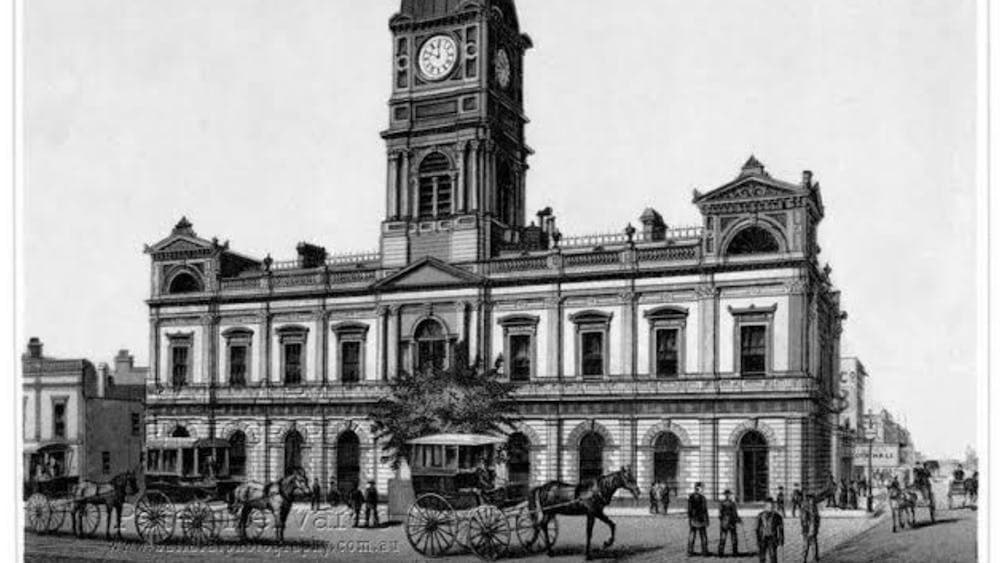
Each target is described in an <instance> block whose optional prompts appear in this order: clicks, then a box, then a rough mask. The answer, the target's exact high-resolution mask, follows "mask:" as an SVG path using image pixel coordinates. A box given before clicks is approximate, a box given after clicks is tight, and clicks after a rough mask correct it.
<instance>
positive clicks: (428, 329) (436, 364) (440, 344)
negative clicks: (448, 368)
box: [413, 319, 448, 370]
mask: <svg viewBox="0 0 1000 563" xmlns="http://www.w3.org/2000/svg"><path fill="white" fill-rule="evenodd" d="M413 338H414V340H415V341H416V343H417V350H416V352H417V357H416V362H415V365H416V366H417V369H421V370H426V369H444V366H445V363H446V360H447V357H448V336H447V334H445V332H444V327H442V326H441V323H439V322H437V321H435V320H432V319H427V320H426V321H424V322H422V323H420V326H418V327H417V330H416V332H415V333H414V335H413Z"/></svg>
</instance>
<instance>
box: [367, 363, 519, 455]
mask: <svg viewBox="0 0 1000 563" xmlns="http://www.w3.org/2000/svg"><path fill="white" fill-rule="evenodd" d="M463 364H464V362H463ZM514 389H515V385H513V384H511V383H508V382H505V381H502V380H501V379H500V378H499V376H498V374H497V372H496V371H495V370H489V371H483V370H481V369H477V368H475V367H468V366H465V367H453V368H450V369H444V370H441V369H426V370H420V371H417V372H416V373H413V374H408V373H401V374H400V376H399V377H398V378H397V379H396V380H395V381H393V382H392V384H391V389H390V392H389V393H388V394H387V395H386V396H384V397H382V398H381V399H379V401H378V403H376V405H375V408H374V409H373V410H372V413H371V415H370V416H371V418H372V420H373V421H374V423H373V429H374V431H375V435H376V438H377V439H378V440H379V442H380V443H381V444H382V453H383V455H382V462H383V463H391V464H392V467H393V469H399V466H400V464H401V462H402V461H403V460H404V459H406V456H407V453H408V452H407V448H406V442H408V441H410V440H413V439H416V438H420V437H423V436H427V435H430V434H437V433H442V432H460V433H472V434H494V435H497V434H506V433H508V432H511V431H513V430H514V422H515V420H516V419H517V409H516V406H515V404H514V401H513V398H512V393H513V391H514Z"/></svg>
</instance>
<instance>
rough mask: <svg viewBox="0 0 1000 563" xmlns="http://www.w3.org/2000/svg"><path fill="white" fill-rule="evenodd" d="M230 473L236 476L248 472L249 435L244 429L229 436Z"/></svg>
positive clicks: (244, 474) (241, 475) (243, 475)
mask: <svg viewBox="0 0 1000 563" xmlns="http://www.w3.org/2000/svg"><path fill="white" fill-rule="evenodd" d="M229 474H230V475H232V476H234V477H245V476H246V474H247V435H246V434H244V433H243V431H242V430H237V431H236V432H233V435H232V436H230V437H229Z"/></svg>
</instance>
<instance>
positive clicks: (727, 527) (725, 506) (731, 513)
mask: <svg viewBox="0 0 1000 563" xmlns="http://www.w3.org/2000/svg"><path fill="white" fill-rule="evenodd" d="M722 496H723V499H722V502H721V503H720V504H719V557H725V556H726V537H727V536H729V537H731V538H732V543H733V556H734V557H739V554H740V544H739V541H738V540H737V539H736V537H737V536H736V525H737V524H739V523H740V522H742V521H743V520H741V519H740V515H739V510H738V508H737V507H736V503H735V502H733V492H732V491H730V490H729V489H726V490H725V491H724V492H723V493H722Z"/></svg>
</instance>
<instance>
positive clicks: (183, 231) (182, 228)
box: [174, 217, 196, 237]
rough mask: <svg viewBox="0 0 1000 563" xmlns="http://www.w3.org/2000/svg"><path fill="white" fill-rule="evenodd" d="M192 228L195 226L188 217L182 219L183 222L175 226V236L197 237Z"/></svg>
mask: <svg viewBox="0 0 1000 563" xmlns="http://www.w3.org/2000/svg"><path fill="white" fill-rule="evenodd" d="M192 227H193V225H192V224H191V221H188V220H187V217H181V220H180V221H178V222H177V224H176V225H174V234H175V235H187V236H190V237H193V236H196V235H195V234H194V229H193V228H192Z"/></svg>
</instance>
